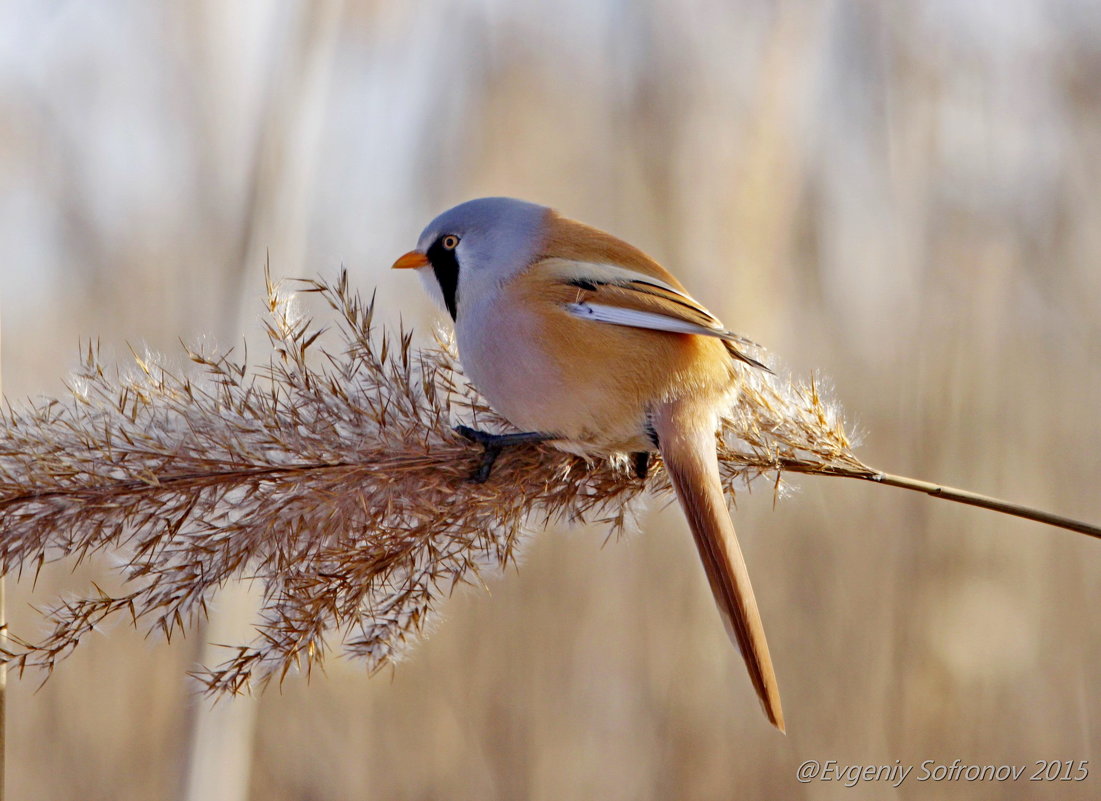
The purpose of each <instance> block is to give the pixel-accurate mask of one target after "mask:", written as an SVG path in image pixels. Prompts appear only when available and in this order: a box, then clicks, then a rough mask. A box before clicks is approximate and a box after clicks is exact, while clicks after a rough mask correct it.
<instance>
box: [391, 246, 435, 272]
mask: <svg viewBox="0 0 1101 801" xmlns="http://www.w3.org/2000/svg"><path fill="white" fill-rule="evenodd" d="M427 266H428V257H427V256H425V255H424V254H423V253H421V252H420V251H419V250H411V251H409V252H408V253H406V254H405V255H404V256H402V257H401V258H400V259H398V260H397V261H396V262H394V266H393V267H391V268H390V269H391V270H415V269H416V268H417V267H427Z"/></svg>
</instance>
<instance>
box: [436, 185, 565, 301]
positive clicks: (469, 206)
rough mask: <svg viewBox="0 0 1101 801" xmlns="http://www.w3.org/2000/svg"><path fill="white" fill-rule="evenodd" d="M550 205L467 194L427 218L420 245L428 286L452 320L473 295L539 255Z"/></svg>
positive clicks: (486, 290)
mask: <svg viewBox="0 0 1101 801" xmlns="http://www.w3.org/2000/svg"><path fill="white" fill-rule="evenodd" d="M549 213H550V209H548V208H547V207H546V206H540V205H538V204H536V203H528V202H526V201H523V200H516V199H514V198H510V197H484V198H478V199H477V200H468V201H466V202H465V203H460V204H459V205H458V206H455V207H454V208H451V209H448V210H447V211H445V212H444V213H443V214H441V215H440V216H438V217H437V218H436V219H434V220H433V221H432V222H430V223H428V225H427V226H426V227H425V229H424V231H422V232H421V235H420V239H418V240H417V250H418V251H419V252H421V253H423V254H424V255H425V256H426V257H427V259H428V265H427V266H426V268H425V269H422V270H418V272H419V273H420V274H421V276H422V278H423V279H424V284H425V287H426V288H427V289H428V292H429V294H430V295H432V296H433V297H434V298H435V299H436V300H437V301H439V302H441V303H442V305H443V306H444V307H445V308H446V309H447V311H448V313H449V314H450V315H451V319H452V320H457V319H458V316H459V314H461V313H462V306H463V297H464V296H465V297H468V298H469V297H475V296H477V294H478V293H480V292H489V291H491V290H492V289H493V288H494V287H495V286H499V285H500V284H501V283H502V282H504V281H506V280H507V279H508V278H510V277H512V276H513V275H515V274H516V273H518V272H520V271H521V270H523V269H524V268H525V267H527V266H528V265H529V264H531V262H532V260H533V259H534V258H535V257H536V256H537V255H538V251H539V248H540V246H541V245H542V242H543V238H544V225H545V221H546V218H547V215H548V214H549Z"/></svg>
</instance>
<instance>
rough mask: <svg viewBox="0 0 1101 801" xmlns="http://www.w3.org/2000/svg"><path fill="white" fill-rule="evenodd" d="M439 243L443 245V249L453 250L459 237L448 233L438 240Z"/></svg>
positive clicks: (457, 243)
mask: <svg viewBox="0 0 1101 801" xmlns="http://www.w3.org/2000/svg"><path fill="white" fill-rule="evenodd" d="M440 244H441V245H443V249H444V250H454V249H455V248H457V247H458V246H459V237H457V236H455V235H454V234H448V235H447V236H445V237H444V238H443V239H441V240H440Z"/></svg>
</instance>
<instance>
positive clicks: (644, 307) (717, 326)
mask: <svg viewBox="0 0 1101 801" xmlns="http://www.w3.org/2000/svg"><path fill="white" fill-rule="evenodd" d="M541 268H542V271H543V273H544V275H545V276H546V277H547V279H548V280H550V281H552V282H556V283H558V284H561V285H563V286H566V287H570V288H571V289H573V290H575V294H574V297H573V300H572V302H569V303H567V304H566V310H567V311H568V312H569V313H570V314H572V315H574V316H576V317H580V318H582V319H586V320H593V321H595V322H600V323H608V324H611V325H625V326H630V327H632V328H648V329H651V330H655V331H668V332H670V333H675V334H697V335H699V336H708V337H715V338H717V339H721V340H722V341H723V342H724V344H725V345H726V348H727V350H728V351H729V352H730V355H731V356H733V357H734V358H736V359H740V360H741V361H743V362H745V363H746V364H750V365H752V366H754V367H760V368H762V369H765V370H767V369H768V368H767V367H765V365H763V364H761V363H760V362H759V361H757V360H756V359H754V358H752V357H751V356H748V355H746V354H745V353H744V352H743V351H742V350H741V347H740V346H746V345H752V344H753V343H751V342H750V341H749V340H747V339H745V338H744V337H742V336H739V335H738V334H735V333H734V332H732V331H728V330H727V329H726V328H725V327H724V326H723V324H722V323H721V322H719V320H718V318H716V317H715V315H713V314H712V313H711V312H709V311H708V310H707V309H706V308H705V307H704V306H703V305H702V304H701V303H700V302H699V301H697V300H696V299H695V298H693V297H692V296H691V295H689V294H688V293H687V292H685V291H684V290H683V289H681V288H680V287H678V286H674V285H673V284H672V283H669V282H668V281H665V280H663V279H662V278H659V277H656V276H654V275H647V274H645V273H642V272H637V271H635V270H630V269H627V268H625V267H619V266H617V265H612V264H600V263H595V262H587V261H574V260H568V259H546V260H544V261H543V262H541Z"/></svg>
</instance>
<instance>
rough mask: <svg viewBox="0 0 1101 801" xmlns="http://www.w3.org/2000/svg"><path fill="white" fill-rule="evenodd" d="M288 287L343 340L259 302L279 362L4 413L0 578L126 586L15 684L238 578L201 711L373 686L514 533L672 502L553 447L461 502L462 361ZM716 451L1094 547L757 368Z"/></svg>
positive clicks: (7, 651) (500, 560) (338, 301)
mask: <svg viewBox="0 0 1101 801" xmlns="http://www.w3.org/2000/svg"><path fill="white" fill-rule="evenodd" d="M301 289H302V291H304V292H309V293H317V294H318V295H320V296H321V297H322V298H323V299H324V300H325V301H327V303H328V305H329V306H330V307H331V309H332V310H334V312H335V313H336V314H335V317H336V324H335V326H334V330H327V329H324V328H318V327H316V326H315V325H314V324H313V323H312V322H311V321H310V320H308V319H306V318H304V317H302V316H301V315H300V314H299V313H298V311H297V307H296V305H295V303H294V300H293V298H292V296H290V295H288V294H286V293H285V292H283V290H282V289H281V288H280V287H278V286H274V285H272V284H271V283H270V282H269V285H268V321H267V333H268V338H269V340H270V343H271V350H270V353H269V354H268V355H267V358H266V360H265V361H264V362H263V363H261V364H260V365H259V366H256V365H253V364H250V363H249V362H248V361H247V359H245V358H244V357H242V358H240V359H237V358H235V357H234V355H233V353H232V352H231V353H224V354H218V353H215V352H211V351H209V350H204V349H201V348H188V349H187V350H186V353H187V356H188V358H189V359H190V361H191V362H192V364H193V365H194V369H192V370H191V371H189V372H173V371H172V370H170V369H169V368H168V367H167V366H165V365H163V364H161V363H160V362H158V361H157V360H155V359H153V358H152V357H150V356H147V355H139V354H135V365H136V367H135V369H133V370H131V371H130V372H121V371H119V370H118V369H117V368H115V369H112V368H109V367H107V366H105V365H104V364H103V363H102V362H101V361H100V359H99V356H98V351H97V348H96V347H95V346H93V345H92V344H88V345H87V346H86V347H85V348H84V349H83V364H82V366H81V369H80V370H79V371H78V373H77V374H76V376H75V377H74V378H73V379H72V381H71V383H70V389H71V396H70V397H69V398H68V399H65V400H62V399H46V400H42V401H39V402H37V403H33V404H31V405H30V406H29V407H26V408H21V409H16V408H12V407H9V408H7V409H6V411H5V413H4V415H3V419H2V420H0V510H3V514H2V515H0V570H2V571H3V572H4V573H9V572H15V573H17V574H21V573H23V572H24V571H28V570H31V571H37V570H38V569H40V568H41V566H42V565H43V564H45V563H46V562H48V561H52V560H55V559H62V558H67V559H75V560H77V561H79V560H82V559H85V558H88V557H89V556H91V555H93V554H97V553H100V552H104V551H110V552H111V553H112V554H116V555H119V556H121V560H120V564H119V567H118V570H119V572H120V574H121V576H122V579H123V586H124V588H125V591H124V592H121V593H115V594H112V593H108V592H106V591H105V590H103V589H101V588H100V587H98V586H96V585H92V588H91V589H90V591H89V592H88V593H87V594H86V595H85V596H83V597H77V598H71V599H65V600H61V601H59V602H58V603H56V604H54V605H53V606H52V607H50V608H48V609H47V610H45V613H44V616H45V618H46V620H47V622H48V623H49V625H50V626H52V629H51V630H49V631H48V633H47V634H46V635H45V636H44V637H42V638H40V639H38V640H35V641H31V640H28V639H26V638H23V637H17V636H14V635H13V636H11V638H10V642H9V643H8V644H7V645H5V646H3V648H2V650H0V655H2V656H3V659H4V660H5V661H7V662H8V663H9V664H10V665H13V666H14V667H15V668H16V669H18V670H19V671H20V672H22V671H24V670H26V669H29V668H33V669H42V670H44V671H46V673H47V675H48V672H49V671H50V670H52V669H53V667H54V666H55V665H56V663H57V662H58V660H60V659H61V658H63V657H64V656H66V655H67V654H69V653H71V652H72V650H73V649H74V648H76V647H77V646H78V645H79V644H80V642H81V641H82V639H83V638H84V637H85V636H86V635H87V634H88V633H89V632H91V631H92V630H94V629H95V628H96V627H98V626H100V625H101V624H102V623H103V622H104V621H106V620H108V619H109V618H113V617H116V616H119V615H122V616H124V617H126V618H128V619H129V620H130V621H131V622H132V623H133V624H134V625H135V626H139V627H141V628H143V629H145V630H146V631H148V632H156V631H159V632H161V633H163V635H164V636H166V637H169V638H170V637H171V636H173V635H174V634H176V633H178V632H180V631H181V630H183V629H186V628H188V627H190V626H191V625H193V624H194V623H196V622H197V621H199V620H201V619H203V616H204V615H205V614H206V605H207V602H208V601H209V600H210V598H211V597H212V596H213V595H214V594H215V593H216V592H217V591H218V590H219V588H220V587H222V586H223V585H225V584H226V583H227V582H229V581H237V580H242V579H244V580H249V581H253V582H256V583H257V584H258V585H259V586H260V587H261V588H262V601H261V609H260V612H259V620H258V621H257V623H256V637H255V639H254V640H253V641H252V642H250V643H246V644H242V645H239V646H234V647H232V648H231V649H229V653H228V658H227V659H226V660H225V661H224V662H223V663H222V664H220V665H216V666H213V667H208V668H202V669H200V670H199V671H198V672H197V674H196V675H197V676H198V677H199V679H200V680H201V682H202V683H203V685H204V686H205V687H206V688H207V689H208V690H209V691H210V692H213V693H222V692H230V693H234V692H241V691H245V690H248V689H249V688H251V687H256V686H261V687H262V686H263V685H265V684H266V683H267V682H268V681H270V680H271V679H273V678H277V679H281V678H282V677H283V676H285V675H286V674H287V672H288V671H290V670H292V669H295V668H299V669H302V670H304V671H306V672H309V671H310V670H311V669H312V668H313V667H317V666H320V665H323V664H324V660H325V657H326V656H327V655H328V654H329V652H330V649H331V648H332V647H333V646H334V644H335V641H337V640H339V642H340V644H341V646H342V650H343V652H344V653H345V654H347V655H349V656H352V657H358V658H360V659H362V660H364V661H365V662H366V664H367V667H368V668H370V669H378V668H380V667H382V666H383V665H385V664H388V663H390V662H392V661H394V660H395V659H397V658H399V657H400V656H401V654H402V652H403V649H404V648H405V647H406V646H407V645H408V644H409V643H410V642H411V641H413V640H414V639H415V638H416V637H417V636H418V635H419V634H420V633H422V632H423V630H424V628H425V625H426V624H427V623H428V621H429V620H430V619H431V617H432V615H433V614H434V612H435V611H436V610H437V608H438V607H439V606H440V604H441V603H442V602H443V601H444V600H445V599H446V598H447V597H448V596H449V595H450V594H451V592H453V590H454V589H455V588H456V587H457V586H459V585H461V584H475V583H481V581H482V578H483V574H484V573H486V572H489V571H497V570H500V569H501V568H502V567H504V566H505V565H507V564H508V563H510V562H511V561H512V560H513V559H514V558H515V556H516V553H517V551H518V550H519V549H520V548H521V547H522V545H523V543H524V540H525V536H526V532H527V531H530V530H531V529H533V528H538V527H539V526H542V525H545V524H546V523H548V522H550V521H552V520H564V521H569V522H589V523H597V524H601V525H604V526H606V527H607V528H608V530H609V532H610V534H611V535H616V534H618V533H619V532H621V531H623V530H624V529H625V528H627V527H629V526H630V525H631V522H632V519H633V514H634V511H635V509H636V508H637V505H638V502H639V501H640V499H641V498H642V497H644V496H646V495H648V494H658V495H668V494H669V493H670V486H669V482H668V479H667V477H666V475H665V474H664V471H663V470H662V469H661V466H660V464H659V465H657V466H656V467H655V469H654V470H652V471H651V473H650V476H649V477H648V478H647V479H639V478H637V477H635V476H634V474H633V472H632V470H631V466H630V465H629V464H628V463H627V460H626V459H625V458H620V457H614V458H609V459H589V460H586V459H583V458H581V457H578V456H574V455H570V454H567V453H564V452H562V451H559V450H557V449H555V448H554V447H553V446H552V445H549V444H543V445H532V446H528V447H518V448H515V449H510V450H508V451H506V452H505V453H504V454H503V455H502V457H501V459H500V460H499V461H498V464H497V465H496V467H495V469H494V473H493V475H492V477H491V479H490V480H489V481H487V482H486V483H484V484H477V483H474V482H471V481H470V480H469V477H470V475H471V473H472V472H473V471H474V469H475V467H476V466H477V464H478V462H479V460H480V452H479V449H478V448H477V447H475V446H472V445H471V444H470V443H469V442H467V441H466V440H464V439H463V438H462V437H460V436H458V435H457V434H456V433H455V432H454V431H453V426H454V425H455V424H456V423H460V422H461V423H465V424H469V425H474V426H476V427H479V428H483V429H489V430H507V428H508V424H507V423H506V421H504V420H503V419H502V418H500V417H498V416H497V415H496V414H494V412H493V411H492V410H491V409H490V408H489V407H488V406H487V405H486V404H485V402H484V400H483V399H482V398H481V397H480V396H479V395H478V394H477V392H476V391H475V390H474V389H473V388H472V387H471V386H470V385H469V384H468V383H467V382H466V380H465V379H464V378H463V375H462V372H461V369H460V367H459V364H458V361H457V358H456V355H455V353H454V350H453V349H452V348H451V346H450V345H449V344H448V343H447V342H446V341H442V340H441V341H439V342H437V344H436V345H435V346H432V347H427V348H423V349H419V350H418V349H415V348H413V346H412V335H411V334H410V333H408V332H405V331H399V332H398V333H397V335H396V336H394V335H391V334H389V333H387V332H385V331H376V330H375V329H374V327H373V325H372V320H373V316H374V309H375V303H374V299H372V300H371V301H370V302H364V301H363V300H362V299H361V298H360V297H359V296H357V295H356V294H355V293H353V292H352V291H350V290H349V287H348V282H347V276H346V275H344V274H342V275H341V276H340V277H339V279H338V280H336V281H335V282H326V281H305V282H302V283H301ZM334 343H335V345H336V347H334ZM754 355H756V356H758V357H760V358H767V355H766V354H764V353H763V352H757V353H755V354H754ZM718 444H719V453H720V460H721V472H722V478H723V481H724V484H725V488H726V489H727V490H728V491H729V492H731V493H733V492H734V491H735V490H736V489H739V488H741V487H744V486H745V484H747V483H749V482H752V481H754V480H756V479H758V478H761V477H766V478H767V479H768V480H769V481H770V482H771V483H772V484H773V485H774V486H776V487H779V485H780V482H781V478H782V476H783V475H784V474H785V473H789V472H800V473H809V474H816V475H833V476H847V477H852V478H859V479H862V480H867V481H874V482H877V483H881V484H890V485H893V486H902V487H906V488H909V489H919V490H921V491H923V492H929V493H931V494H934V495H937V496H938V497H944V498H948V499H950V500H959V501H962V502H966V503H973V504H977V505H982V506H986V507H987V508H992V509H995V510H998V511H1003V512H1007V513H1010V514H1017V515H1019V516H1025V517H1031V519H1034V520H1040V521H1041V522H1047V523H1052V524H1054V525H1063V524H1068V523H1070V524H1074V526H1076V528H1075V529H1074V530H1077V531H1082V532H1083V533H1088V534H1091V535H1093V536H1096V535H1097V529H1096V528H1095V527H1093V526H1086V525H1085V524H1079V523H1077V522H1076V521H1067V520H1065V519H1063V518H1057V517H1056V516H1054V515H1048V514H1046V513H1042V512H1037V511H1035V510H1029V509H1026V508H1025V507H1021V506H1019V505H1016V504H1008V503H1006V502H1003V501H996V500H995V499H990V498H986V497H984V496H978V495H975V494H973V493H965V492H963V491H960V490H952V489H950V488H946V487H939V486H938V485H933V484H928V483H926V482H919V481H916V480H913V479H906V478H901V477H898V476H892V475H889V474H885V473H882V472H880V471H877V470H874V469H873V468H871V467H869V466H867V465H865V464H864V463H863V462H861V461H860V459H858V458H857V457H856V456H855V454H854V453H853V449H852V445H851V443H850V440H849V437H848V435H847V433H846V431H845V427H844V425H843V423H842V420H841V416H840V412H839V410H838V409H837V408H836V406H834V405H832V404H830V403H828V402H826V401H825V400H824V399H823V397H822V394H821V393H820V392H819V389H818V383H817V382H816V381H814V380H812V381H810V382H806V383H803V382H798V381H793V380H790V379H786V378H780V377H777V376H774V375H768V374H766V373H765V372H764V371H760V370H751V369H746V370H745V372H744V381H743V386H742V390H741V393H740V395H739V398H738V401H737V402H736V404H735V405H734V406H733V407H732V408H731V409H730V410H729V413H728V415H727V416H726V418H725V419H724V422H723V429H722V431H721V433H720V435H719V440H718ZM1067 527H1070V526H1067Z"/></svg>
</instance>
